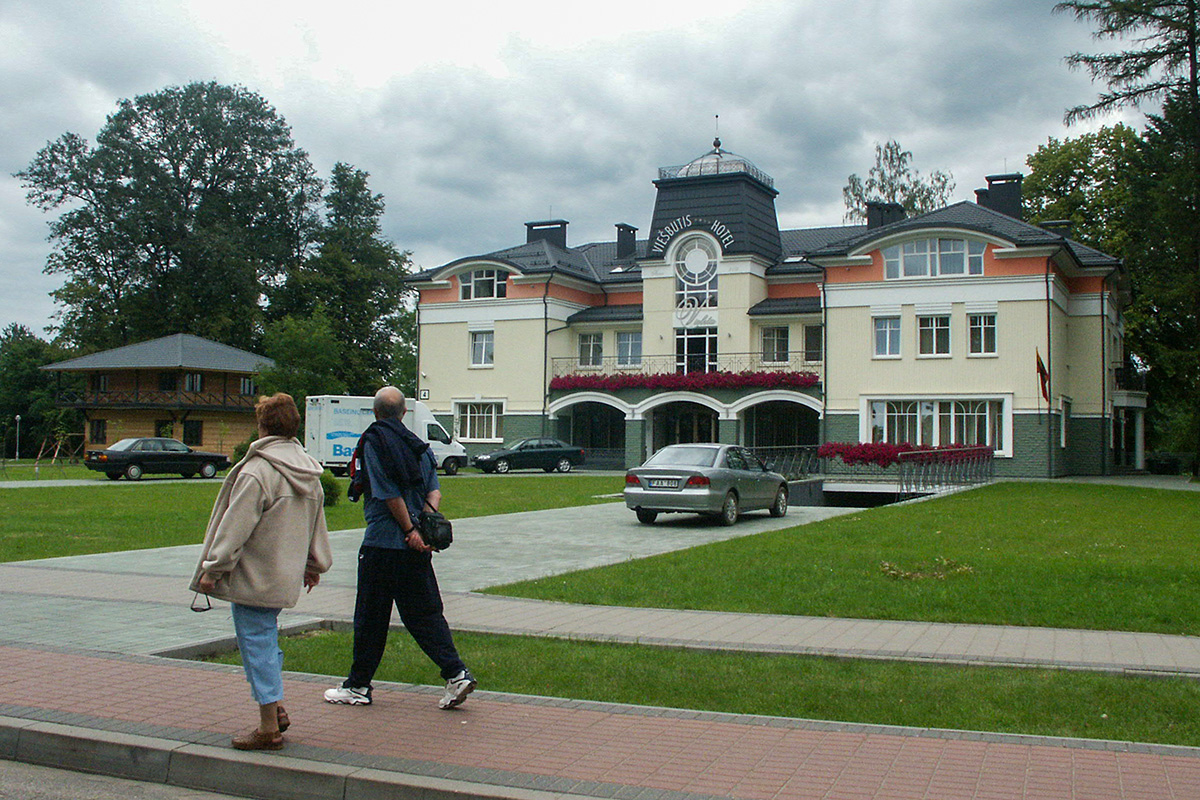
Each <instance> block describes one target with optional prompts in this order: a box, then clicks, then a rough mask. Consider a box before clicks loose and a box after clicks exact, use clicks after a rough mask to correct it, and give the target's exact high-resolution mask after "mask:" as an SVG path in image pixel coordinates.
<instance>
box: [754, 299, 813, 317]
mask: <svg viewBox="0 0 1200 800" xmlns="http://www.w3.org/2000/svg"><path fill="white" fill-rule="evenodd" d="M820 311H821V298H819V297H768V298H767V299H766V300H763V301H761V302H759V303H755V304H754V305H753V306H751V307H750V311H749V312H747V313H748V314H749V315H750V316H752V317H765V316H773V315H775V314H818V313H820Z"/></svg>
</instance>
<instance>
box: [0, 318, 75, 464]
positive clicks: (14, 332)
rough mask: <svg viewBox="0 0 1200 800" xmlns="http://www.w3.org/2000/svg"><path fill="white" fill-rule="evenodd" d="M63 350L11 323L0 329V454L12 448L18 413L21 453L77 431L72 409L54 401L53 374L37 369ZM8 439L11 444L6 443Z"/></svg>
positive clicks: (31, 452) (33, 452)
mask: <svg viewBox="0 0 1200 800" xmlns="http://www.w3.org/2000/svg"><path fill="white" fill-rule="evenodd" d="M63 355H64V354H63V353H61V352H60V351H59V350H58V349H57V348H56V347H55V346H54V345H51V344H48V343H47V342H45V341H43V340H41V339H39V338H38V337H37V336H35V335H34V334H33V333H32V332H31V331H30V330H29V329H28V328H26V327H25V326H24V325H18V324H17V323H13V324H11V325H9V326H8V327H6V328H5V329H4V330H3V331H2V332H0V430H3V431H4V432H5V433H4V436H3V438H2V439H0V454H3V455H8V453H10V452H15V448H16V435H15V434H16V432H15V427H16V426H15V417H16V415H18V414H20V415H21V455H23V456H25V457H26V458H28V457H30V456H34V455H37V453H38V449H39V447H40V446H41V444H42V442H44V441H46V440H47V439H50V440H56V439H58V438H60V437H61V436H62V435H63V434H64V433H65V432H68V431H78V430H79V425H80V420H79V415H78V413H77V412H75V411H70V410H67V409H60V408H56V407H55V405H54V387H55V376H54V375H51V374H50V373H48V372H46V371H45V370H43V369H41V367H43V366H45V365H46V364H51V363H53V362H55V361H57V360H59V358H61V357H62V356H63ZM10 442H11V445H10V444H9V443H10Z"/></svg>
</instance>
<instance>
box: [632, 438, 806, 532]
mask: <svg viewBox="0 0 1200 800" xmlns="http://www.w3.org/2000/svg"><path fill="white" fill-rule="evenodd" d="M625 506H626V507H627V508H631V509H633V510H634V511H636V512H637V518H638V521H639V522H645V523H647V524H649V523H651V522H654V520H656V519H657V518H658V515H659V514H662V513H667V512H675V511H680V512H684V513H692V514H709V515H712V516H715V517H717V518H718V519H719V520H720V521H721V523H722V524H723V525H732V524H733V523H735V522H737V519H738V515H739V514H741V512H743V511H753V510H756V509H764V508H765V509H767V510H769V511H770V512H771V516H773V517H782V516H783V515H784V514H786V513H787V507H788V485H787V479H786V478H784V477H783V476H782V475H780V474H779V473H777V472H772V471H771V470H770V469H768V468H767V467H766V466H765V465H764V464H763V463H762V462H761V461H759V460H758V458H757V457H756V456H755V455H754V454H753V453H751V452H750V451H749V450H747V449H745V448H744V447H738V446H737V445H730V444H673V445H669V446H667V447H664V448H663V449H661V450H659V451H658V452H657V453H655V454H654V455H652V456H650V458H648V459H647V460H646V463H645V464H642V465H641V466H640V467H635V468H633V469H631V470H629V471H628V472H626V473H625Z"/></svg>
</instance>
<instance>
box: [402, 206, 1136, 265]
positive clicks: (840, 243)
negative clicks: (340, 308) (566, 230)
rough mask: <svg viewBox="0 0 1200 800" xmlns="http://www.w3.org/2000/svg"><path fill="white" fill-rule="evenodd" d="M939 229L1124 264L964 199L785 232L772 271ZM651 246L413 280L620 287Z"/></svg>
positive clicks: (553, 253) (526, 254) (543, 253)
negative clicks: (888, 219) (519, 276)
mask: <svg viewBox="0 0 1200 800" xmlns="http://www.w3.org/2000/svg"><path fill="white" fill-rule="evenodd" d="M933 228H961V229H964V230H973V231H978V232H979V233H984V234H988V235H991V236H996V237H998V238H1000V239H1006V240H1008V241H1010V242H1012V243H1013V244H1014V245H1016V246H1017V247H1035V246H1046V245H1062V246H1065V247H1066V248H1067V249H1068V250H1069V251H1070V252H1071V253H1072V254H1073V255H1074V256H1075V258H1076V259H1078V261H1079V263H1080V264H1082V265H1083V266H1085V267H1104V266H1117V265H1119V263H1120V262H1119V261H1118V260H1117V259H1115V258H1112V257H1111V256H1107V255H1105V254H1104V253H1101V252H1100V251H1098V250H1093V249H1092V248H1090V247H1086V246H1084V245H1082V244H1079V243H1078V242H1075V241H1072V240H1070V239H1065V238H1063V237H1062V236H1061V235H1059V234H1057V233H1053V232H1051V231H1048V230H1046V229H1044V228H1040V227H1038V226H1037V225H1033V224H1030V223H1028V222H1023V221H1021V220H1019V219H1014V218H1013V217H1010V216H1008V215H1006V214H1001V213H1000V212H999V211H993V210H992V209H990V208H987V207H986V206H981V205H979V204H977V203H972V202H970V201H967V200H964V201H962V202H959V203H955V204H953V205H950V206H946V207H945V208H940V209H938V210H936V211H931V212H929V213H928V214H922V215H920V216H917V217H911V218H909V219H903V220H900V221H899V222H893V223H891V224H890V225H881V226H879V227H877V228H870V229H868V228H867V226H866V225H833V226H829V227H823V228H799V229H794V230H784V231H780V232H779V236H780V240H781V243H782V246H783V258H784V260H782V261H780V262H779V263H777V264H774V265H773V266H771V267H770V268H769V269H768V274H769V275H771V276H780V275H806V274H808V275H820V274H822V270H821V268H820V267H818V266H816V265H815V264H813V263H811V262H810V261H808V260H807V259H808V258H809V257H813V258H820V257H831V256H839V255H846V254H847V253H849V252H851V251H853V250H855V249H858V248H860V247H862V246H864V245H867V244H869V243H871V242H872V241H874V240H876V239H879V238H882V237H884V236H890V235H892V234H896V233H905V232H909V231H912V232H917V231H920V230H924V229H933ZM647 251H648V242H647V240H646V239H639V240H638V241H637V250H636V253H635V255H634V256H631V257H626V258H620V259H619V258H617V243H616V242H615V241H605V242H588V243H586V244H581V245H579V246H578V247H568V248H565V249H564V248H561V247H558V246H557V245H553V244H550V243H549V242H545V241H536V242H531V243H528V244H522V245H518V246H516V247H510V248H506V249H503V250H496V251H494V252H491V253H485V254H482V255H478V256H471V257H469V258H461V259H457V260H455V261H452V262H450V263H449V264H445V265H443V266H441V267H437V268H435V269H428V270H425V271H424V272H419V273H417V274H416V275H412V276H410V277H409V280H410V281H421V280H429V279H431V278H432V277H433V276H434V275H435V274H437V273H438V272H440V271H441V270H443V269H445V268H446V267H449V266H453V265H455V264H459V263H462V262H464V261H470V260H476V259H491V260H495V261H500V262H504V263H507V264H511V265H512V266H513V267H515V268H517V269H519V270H520V271H521V272H522V273H525V274H527V275H530V274H532V275H536V274H539V273H546V272H549V271H551V270H556V271H558V272H561V273H563V274H565V275H571V276H574V277H577V278H581V279H583V280H590V281H593V282H595V283H600V284H605V283H618V282H625V281H628V280H630V279H631V278H633V279H635V280H636V279H638V278H639V277H640V269H639V268H638V265H637V262H636V259H642V258H646V257H647Z"/></svg>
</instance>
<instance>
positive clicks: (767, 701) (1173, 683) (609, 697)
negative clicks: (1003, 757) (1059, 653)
mask: <svg viewBox="0 0 1200 800" xmlns="http://www.w3.org/2000/svg"><path fill="white" fill-rule="evenodd" d="M455 640H456V644H457V645H458V647H459V649H460V651H461V652H462V653H463V656H464V658H465V659H466V660H467V662H468V663H469V664H470V665H471V670H472V672H474V673H475V675H476V677H477V678H479V681H480V687H481V688H483V689H491V690H496V691H504V692H515V693H517V694H532V695H543V696H551V697H568V698H572V699H581V700H600V701H607V702H620V703H634V704H645V705H654V706H668V707H673V708H693V709H703V710H710V711H724V712H729V713H738V714H767V715H773V716H783V717H801V718H808V719H827V720H838V721H843V722H864V723H873V724H886V725H909V726H914V727H919V728H955V729H963V730H985V731H999V732H1007V733H1024V734H1036V735H1043V736H1072V737H1081V738H1095V739H1115V740H1120V741H1136V742H1162V743H1168V744H1179V745H1190V746H1200V682H1197V681H1191V680H1184V679H1161V678H1135V677H1120V676H1115V675H1102V674H1097V673H1083V672H1067V671H1063V670H1041V669H1018V668H986V667H963V666H944V665H929V664H911V663H903V662H886V661H867V660H857V661H856V660H843V659H831V658H813V657H805V656H780V655H760V654H752V653H712V652H699V651H692V650H675V649H667V648H658V647H645V646H640V647H639V646H636V645H622V644H608V643H597V642H580V641H566V640H561V639H533V638H525V637H516V636H490V635H483V634H468V633H458V634H455ZM282 646H283V650H284V653H285V663H284V666H285V668H286V669H289V670H297V671H302V672H311V673H317V674H323V675H333V676H344V675H345V674H346V672H347V670H348V669H349V666H350V664H349V659H350V646H351V636H350V634H348V633H329V632H321V633H315V634H308V635H305V636H300V637H294V638H290V639H285V640H284V641H283V642H282ZM213 660H217V661H222V662H224V663H238V660H237V654H236V653H234V654H230V655H227V656H222V657H220V658H216V659H213ZM376 678H377V679H378V680H386V681H397V682H400V683H417V684H435V683H438V675H437V670H436V668H435V667H434V666H433V665H432V664H431V663H430V662H429V660H428V659H427V658H426V657H425V656H424V655H423V654H422V653H421V652H420V650H418V649H417V646H416V645H415V644H414V643H413V641H412V639H411V638H410V637H409V636H408V635H407V634H405V633H404V632H403V631H400V632H397V633H395V634H393V635H392V636H391V637H390V639H389V642H388V651H387V653H386V655H385V656H384V658H383V663H382V665H381V667H380V670H379V672H378V673H377V675H376Z"/></svg>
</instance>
